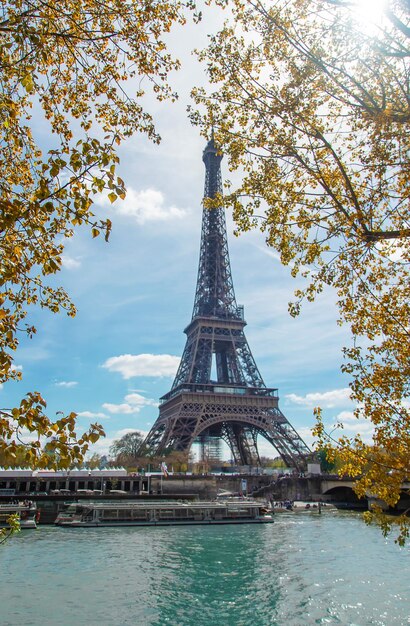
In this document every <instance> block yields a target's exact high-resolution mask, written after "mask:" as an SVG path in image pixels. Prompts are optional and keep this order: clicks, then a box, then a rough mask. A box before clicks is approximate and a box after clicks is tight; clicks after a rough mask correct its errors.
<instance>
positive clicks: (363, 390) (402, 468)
mask: <svg viewBox="0 0 410 626" xmlns="http://www.w3.org/2000/svg"><path fill="white" fill-rule="evenodd" d="M220 4H223V5H229V7H230V8H231V10H232V20H231V21H230V23H227V24H226V25H225V27H224V28H223V30H221V32H219V33H218V34H216V35H215V36H213V37H211V38H210V46H209V48H208V49H207V50H205V51H204V52H203V53H201V55H200V56H201V58H202V59H203V60H204V61H205V62H206V64H207V69H208V74H209V78H210V80H211V82H212V83H214V85H215V89H214V91H213V92H211V93H208V91H207V90H205V89H197V90H196V91H195V92H194V96H195V98H196V101H197V103H199V104H201V105H204V106H205V107H206V109H207V116H206V117H205V119H204V118H202V119H201V116H200V115H199V113H197V112H193V113H192V117H193V120H194V121H195V122H196V123H200V124H203V125H204V127H205V132H209V128H210V127H211V125H212V126H213V128H214V132H215V138H216V141H217V143H218V144H219V145H220V147H221V150H222V151H223V152H224V153H225V154H226V155H227V158H228V161H229V169H230V170H234V171H235V170H238V171H239V172H240V173H241V174H243V177H242V182H240V183H239V185H237V186H236V188H235V187H233V186H232V185H231V186H230V187H228V190H227V191H228V193H227V194H226V195H225V200H224V201H225V203H226V205H228V206H231V207H232V209H233V215H234V219H235V221H236V225H237V232H238V233H241V232H244V231H247V230H249V229H251V228H260V229H261V230H262V231H263V232H264V234H265V236H266V243H267V245H268V246H269V247H270V248H273V249H275V250H276V251H277V252H278V255H279V256H280V259H281V261H282V263H283V264H285V265H289V266H290V267H291V274H292V276H297V275H299V276H301V277H303V278H304V279H305V280H306V283H305V284H306V287H305V288H304V289H301V290H298V291H296V302H294V303H292V304H290V313H291V314H292V315H297V314H298V313H299V311H300V307H301V303H302V301H303V300H304V299H307V300H308V301H312V300H314V299H315V298H316V296H317V295H318V294H320V293H321V292H322V290H323V289H324V288H325V287H326V286H332V287H333V288H334V289H335V292H336V294H337V297H338V306H339V312H340V320H339V322H340V323H341V324H342V323H346V324H348V325H349V326H350V329H351V335H352V338H353V340H352V344H351V345H348V346H346V347H345V349H344V358H345V360H344V363H343V365H342V370H343V371H344V372H345V373H347V374H348V375H349V376H350V377H351V384H350V386H351V392H352V400H353V401H354V402H355V403H356V406H357V408H356V410H355V416H356V417H357V418H363V417H364V418H366V419H368V420H369V421H370V422H371V423H372V426H373V429H374V430H373V440H372V445H371V446H368V445H367V444H366V443H365V442H364V441H363V440H362V438H361V437H360V436H359V435H357V436H355V437H348V436H343V437H340V438H339V439H338V440H334V439H332V438H331V437H330V436H329V435H327V433H326V430H325V429H324V427H323V424H322V423H321V421H320V409H319V408H318V409H317V410H316V413H317V415H318V427H317V429H316V434H317V436H318V441H319V445H320V446H321V447H325V446H326V445H327V446H329V448H331V447H332V446H337V447H338V449H339V451H338V456H339V458H340V460H341V464H342V466H343V467H342V468H341V471H342V472H343V473H345V474H349V475H351V476H354V477H356V478H357V483H356V487H355V488H356V491H357V493H358V495H364V494H365V493H367V492H371V493H373V494H374V495H376V496H378V497H379V498H381V499H382V500H384V501H385V502H387V503H388V504H389V505H394V503H395V502H397V500H398V498H399V496H400V488H401V484H402V482H403V480H404V479H406V478H407V476H408V475H409V473H410V461H409V459H410V408H409V407H410V402H409V397H410V331H409V320H410V211H409V208H410V207H409V199H410V176H409V172H410V132H409V131H410V127H409V125H410V97H409V59H410V19H409V18H410V9H409V2H408V0H390V1H388V2H386V8H385V14H384V17H383V18H382V19H381V22H380V24H378V25H374V24H372V17H373V13H372V11H369V15H368V16H367V20H366V26H364V25H363V23H362V22H360V21H358V19H357V17H356V16H355V13H354V6H355V5H357V4H358V3H356V2H349V1H347V0H346V1H345V0H334V1H333V0H329V1H328V2H327V1H326V0H274V1H269V2H268V1H264V0H248V1H247V2H243V1H242V0H227V1H226V2H224V0H220ZM220 201H221V199H220V198H217V199H216V200H215V202H220ZM210 207H211V208H212V202H211V203H210ZM399 521H400V520H399ZM407 522H408V520H407V521H406V520H404V525H406V524H407ZM403 539H404V535H403V533H402V534H401V536H400V537H399V541H402V540H403Z"/></svg>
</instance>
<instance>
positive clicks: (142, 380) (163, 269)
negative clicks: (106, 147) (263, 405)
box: [0, 12, 365, 456]
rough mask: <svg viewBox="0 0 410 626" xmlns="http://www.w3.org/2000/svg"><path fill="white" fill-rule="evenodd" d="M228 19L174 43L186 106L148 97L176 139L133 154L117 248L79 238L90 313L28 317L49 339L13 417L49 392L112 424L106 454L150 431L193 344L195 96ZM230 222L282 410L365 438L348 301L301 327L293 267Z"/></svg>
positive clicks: (131, 148) (35, 357) (6, 395)
mask: <svg viewBox="0 0 410 626" xmlns="http://www.w3.org/2000/svg"><path fill="white" fill-rule="evenodd" d="M220 23H221V17H220V15H219V14H218V13H217V12H213V13H212V14H207V13H205V15H204V20H203V22H202V23H201V24H200V25H199V26H194V25H189V26H186V27H185V28H184V29H182V28H178V29H175V31H173V32H172V33H171V35H170V38H169V42H170V47H171V49H172V50H173V51H174V52H175V54H176V55H177V56H178V57H179V58H180V59H181V60H182V62H183V69H182V70H181V71H180V72H179V73H177V74H176V73H175V74H173V79H172V82H173V84H174V85H175V87H176V89H177V90H178V91H179V93H180V100H179V102H177V103H176V104H171V103H156V102H153V101H151V100H150V99H149V98H147V102H149V103H150V107H151V111H153V113H154V116H155V119H156V123H157V128H158V130H159V132H160V134H161V136H162V139H163V140H162V142H161V144H160V145H159V146H154V145H151V144H150V143H149V142H148V141H147V140H145V139H144V138H143V137H142V136H135V137H133V138H131V139H130V140H128V141H127V142H126V143H125V144H124V145H123V146H122V147H121V148H120V152H119V156H120V159H121V163H120V168H119V174H120V175H121V176H122V178H123V179H124V180H125V182H126V185H127V189H128V195H127V198H126V200H125V201H117V202H116V203H115V204H114V205H113V206H110V205H109V203H107V202H106V201H105V200H104V198H102V199H100V201H99V210H100V211H101V215H102V216H108V217H110V219H111V220H112V222H113V232H112V235H111V238H110V241H109V243H108V244H107V243H105V242H104V240H103V239H96V240H92V238H91V235H90V234H89V233H88V232H86V231H80V232H78V233H77V235H76V236H75V237H74V238H73V239H72V240H70V241H68V243H67V245H66V251H65V255H64V267H63V270H62V272H61V273H60V274H59V276H58V283H59V284H61V285H62V286H64V288H65V289H66V290H67V291H68V293H69V294H70V296H71V297H72V299H73V301H74V303H75V304H76V306H77V309H78V314H77V316H76V318H74V319H71V318H68V317H66V316H65V315H61V314H60V315H52V314H49V313H48V312H45V311H41V312H38V311H36V310H32V311H31V312H30V315H29V318H28V321H29V322H30V323H34V324H35V325H36V326H37V331H38V332H37V335H35V336H34V338H33V339H32V340H23V341H22V342H21V345H20V347H19V349H18V351H17V353H16V355H15V364H16V365H17V366H18V367H20V368H21V369H22V372H23V381H22V382H20V383H12V384H7V385H5V386H3V388H2V389H0V402H1V405H2V406H4V407H10V406H12V405H13V403H14V402H17V401H18V399H19V398H21V397H22V396H23V395H24V394H25V393H26V392H27V391H29V390H37V391H40V392H41V393H42V395H43V396H44V397H45V398H46V400H47V403H48V412H49V414H50V416H51V417H54V415H55V413H56V412H57V411H63V412H67V411H71V410H74V411H76V412H77V413H78V414H79V417H78V427H79V430H83V429H85V428H86V427H87V426H88V424H89V423H90V422H94V421H99V422H100V423H101V424H102V425H103V426H104V429H105V430H106V434H107V436H106V438H105V439H104V440H101V441H100V442H98V443H97V444H96V445H95V446H94V448H93V451H95V452H98V453H106V452H107V451H108V448H109V446H110V444H111V443H112V441H113V440H114V439H117V438H119V437H121V436H122V435H123V434H125V433H126V432H128V431H130V430H141V431H143V432H147V431H148V430H149V429H150V427H151V426H152V424H153V423H154V421H155V419H156V418H157V415H158V408H157V404H158V400H159V398H160V396H161V395H163V394H164V393H166V392H167V391H168V390H169V388H170V386H171V384H172V381H173V376H174V374H175V372H176V368H177V366H178V362H179V358H180V356H181V354H182V350H183V347H184V345H185V335H184V333H183V329H184V327H185V326H186V325H187V324H188V323H189V321H190V319H191V314H192V306H193V299H194V292H195V285H196V274H197V268H198V258H199V244H200V227H201V216H202V207H201V201H202V195H203V188H204V165H203V163H202V150H203V148H204V146H205V140H204V139H203V138H202V137H200V136H199V132H198V129H196V128H194V127H192V126H191V125H190V122H189V120H188V118H187V114H186V106H187V104H189V91H190V89H191V88H192V87H193V86H194V85H198V84H199V83H202V84H204V83H205V77H204V74H203V68H201V67H200V66H199V65H198V64H197V62H196V60H195V59H194V57H193V56H192V55H191V54H190V51H191V50H192V49H193V48H194V47H195V46H197V47H204V46H205V45H206V34H207V32H211V31H212V29H213V28H215V27H216V26H217V25H218V24H220ZM222 174H223V176H224V175H225V176H226V174H227V172H226V161H222ZM227 223H228V239H229V247H230V258H231V266H232V274H233V280H234V286H235V292H236V299H237V302H238V303H239V304H243V305H244V306H245V319H246V321H247V323H248V326H247V327H246V328H245V333H246V336H247V339H248V342H249V345H250V348H251V350H252V352H253V355H254V357H255V359H256V362H257V364H258V367H259V369H260V372H261V374H262V376H263V378H264V380H265V383H266V384H267V386H270V387H278V389H279V397H280V407H281V410H282V411H283V413H284V414H285V415H286V416H287V418H288V419H289V421H290V422H291V423H292V424H293V425H294V426H295V428H296V429H297V430H298V431H299V432H300V434H301V435H302V437H303V438H304V439H305V441H306V442H307V443H308V444H309V445H310V444H311V443H312V437H311V435H310V428H311V427H312V425H313V422H314V419H313V407H314V406H316V405H321V406H322V407H323V409H324V411H325V418H326V421H327V422H328V423H333V422H334V421H335V420H336V419H341V420H342V421H344V423H345V425H346V433H347V434H350V433H351V432H352V431H356V430H358V428H359V424H358V422H357V421H356V420H354V419H353V417H352V409H353V407H352V405H351V403H350V401H349V397H348V391H347V384H348V381H347V379H346V378H345V377H344V376H343V375H342V374H341V373H340V364H341V361H342V355H341V349H342V346H343V345H345V344H346V343H348V342H349V333H348V330H347V329H343V328H340V327H339V326H337V324H336V320H337V309H336V306H335V296H334V294H333V293H332V292H330V291H329V292H328V293H324V294H323V295H322V296H321V297H320V298H319V299H318V301H317V302H316V303H313V304H308V303H306V304H305V306H304V308H303V310H302V313H301V315H300V316H299V318H297V319H293V318H291V317H290V316H289V314H288V312H287V306H288V302H289V301H290V300H292V294H293V291H294V289H296V288H297V287H298V282H297V281H295V280H294V279H292V278H291V277H290V268H284V267H282V266H281V264H280V262H279V260H278V257H277V255H276V254H275V253H274V252H273V251H272V250H268V248H267V247H266V245H265V243H264V239H263V235H262V234H261V233H247V234H245V235H242V236H241V237H239V238H236V237H234V236H233V234H232V231H233V226H232V220H231V218H230V216H229V215H228V216H227ZM364 429H365V425H364V426H363V428H362V432H364ZM260 450H261V452H262V454H266V455H269V456H276V451H275V450H274V449H273V448H272V447H271V446H270V445H269V444H267V443H262V442H261V445H260Z"/></svg>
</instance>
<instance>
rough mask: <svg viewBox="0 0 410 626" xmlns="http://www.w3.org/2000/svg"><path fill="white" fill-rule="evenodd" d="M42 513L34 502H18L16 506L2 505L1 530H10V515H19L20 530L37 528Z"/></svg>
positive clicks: (0, 514)
mask: <svg viewBox="0 0 410 626" xmlns="http://www.w3.org/2000/svg"><path fill="white" fill-rule="evenodd" d="M39 514H40V512H39V511H38V509H37V506H36V504H35V503H34V502H30V503H26V502H17V503H15V504H9V503H7V504H0V528H8V527H9V523H8V521H7V520H8V518H9V517H10V515H18V518H19V522H20V528H21V529H22V530H23V529H26V528H37V522H38V520H39Z"/></svg>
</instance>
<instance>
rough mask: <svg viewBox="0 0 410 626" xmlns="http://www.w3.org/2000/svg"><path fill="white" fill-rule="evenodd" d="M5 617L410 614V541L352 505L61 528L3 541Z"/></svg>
mask: <svg viewBox="0 0 410 626" xmlns="http://www.w3.org/2000/svg"><path fill="white" fill-rule="evenodd" d="M0 565H1V568H0V625H1V626H17V625H19V624H23V625H24V626H51V625H52V626H72V625H81V626H82V625H91V626H123V625H128V624H132V625H134V626H165V625H171V626H268V625H270V626H276V625H277V626H305V625H307V626H310V625H313V624H342V625H343V626H353V625H360V626H366V625H368V624H372V625H383V626H396V625H400V626H402V625H410V545H409V546H407V547H405V548H403V549H401V548H399V547H397V546H396V545H395V544H394V543H393V541H392V540H391V539H387V540H386V539H384V538H383V537H382V536H381V533H380V531H379V530H378V529H377V528H372V527H371V528H369V527H367V526H365V525H364V523H363V522H362V520H361V517H360V515H356V514H350V513H330V512H328V511H327V512H325V513H323V514H322V515H318V514H317V513H300V514H299V513H298V514H292V513H289V514H287V513H284V514H277V515H276V516H275V523H274V524H267V525H251V524H249V525H246V524H245V525H238V526H184V527H178V528H175V527H168V528H167V527H161V528H123V529H120V528H106V529H63V528H57V527H51V526H41V527H40V528H39V529H38V530H32V531H24V532H22V533H20V534H19V535H18V536H16V537H15V538H13V539H11V540H9V541H8V542H7V543H6V544H4V545H3V546H1V547H0Z"/></svg>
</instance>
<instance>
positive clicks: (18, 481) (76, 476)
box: [0, 468, 410, 519]
mask: <svg viewBox="0 0 410 626" xmlns="http://www.w3.org/2000/svg"><path fill="white" fill-rule="evenodd" d="M353 488H354V481H353V480H352V479H348V478H341V477H339V476H338V475H334V474H296V473H292V472H289V473H281V472H274V473H265V472H264V470H262V469H261V468H248V469H247V468H242V469H241V471H240V472H239V471H238V472H210V473H208V474H192V473H189V472H186V473H174V472H169V473H167V475H166V476H165V475H164V474H163V473H161V472H149V473H148V472H147V473H144V474H138V473H129V472H127V470H126V469H124V468H107V469H103V470H101V469H99V470H85V469H81V470H70V471H59V472H52V471H46V470H41V471H31V470H26V469H17V470H4V469H1V468H0V502H1V501H3V502H8V501H10V500H7V498H14V497H18V498H23V499H24V498H27V497H28V498H31V499H35V500H36V501H37V500H40V501H43V500H44V503H45V504H44V509H52V508H53V507H52V506H51V505H50V502H53V501H56V502H59V501H61V500H62V501H65V500H67V498H73V497H79V498H81V497H87V498H91V499H93V498H98V497H100V496H101V497H104V498H106V497H121V496H125V497H126V498H128V499H130V498H131V499H132V498H138V497H145V496H161V497H162V496H164V497H166V498H171V499H172V498H185V499H188V498H190V497H191V496H192V497H196V498H198V499H200V500H214V499H215V498H216V497H217V496H218V495H220V494H221V492H225V493H227V494H229V495H233V496H241V495H246V496H252V497H257V498H261V499H264V500H268V501H270V502H272V501H287V500H288V501H306V502H323V503H325V502H326V503H329V504H333V505H335V506H336V507H337V508H339V509H347V510H367V509H368V508H369V506H371V504H372V503H373V500H372V498H371V496H369V498H363V499H361V500H359V499H358V498H357V496H356V494H355V492H354V489H353ZM409 494H410V483H409V484H405V485H403V490H402V496H401V498H400V501H399V502H398V504H397V505H396V507H395V508H394V509H393V510H391V509H390V510H388V511H387V512H389V513H393V514H395V513H396V514H397V513H401V512H404V511H406V510H408V509H410V495H409ZM51 496H53V497H54V500H53V498H52V497H51ZM377 504H379V503H377ZM46 519H49V516H48V515H46Z"/></svg>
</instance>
